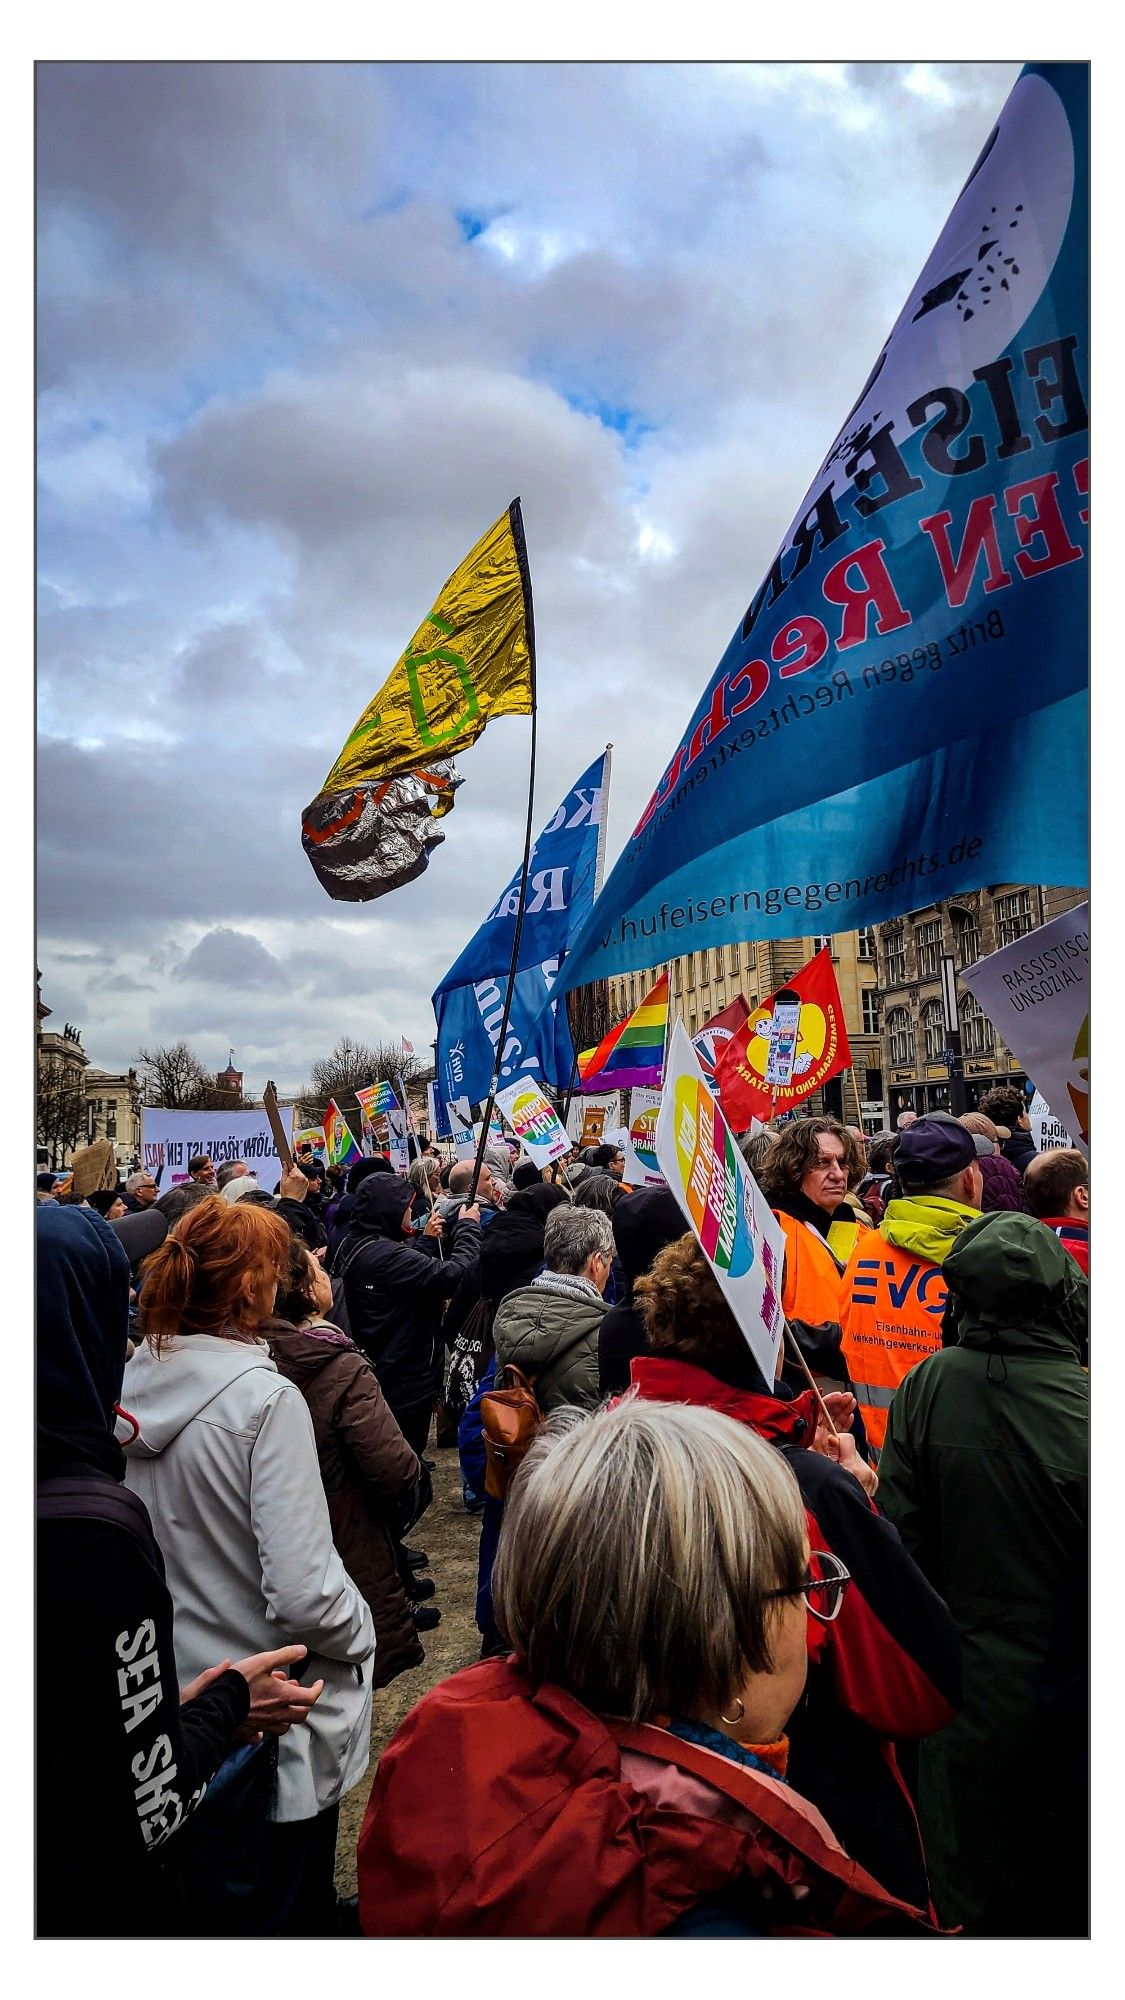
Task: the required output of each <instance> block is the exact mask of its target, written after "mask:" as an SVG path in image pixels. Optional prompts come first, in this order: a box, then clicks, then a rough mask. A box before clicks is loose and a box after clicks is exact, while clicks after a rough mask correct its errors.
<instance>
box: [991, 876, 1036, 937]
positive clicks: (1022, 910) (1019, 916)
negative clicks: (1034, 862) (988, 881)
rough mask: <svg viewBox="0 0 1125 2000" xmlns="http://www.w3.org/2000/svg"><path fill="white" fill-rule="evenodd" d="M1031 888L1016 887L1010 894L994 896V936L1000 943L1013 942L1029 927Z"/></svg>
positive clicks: (1024, 934)
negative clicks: (1013, 892)
mask: <svg viewBox="0 0 1125 2000" xmlns="http://www.w3.org/2000/svg"><path fill="white" fill-rule="evenodd" d="M1031 921H1032V920H1031V890H1030V889H1017V890H1016V892H1015V894H1014V895H1012V896H997V898H996V937H997V942H998V943H999V944H1001V945H1005V944H1014V943H1015V941H1016V939H1017V938H1021V937H1024V936H1026V934H1027V932H1028V931H1029V930H1030V929H1031Z"/></svg>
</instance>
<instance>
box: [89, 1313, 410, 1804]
mask: <svg viewBox="0 0 1125 2000" xmlns="http://www.w3.org/2000/svg"><path fill="white" fill-rule="evenodd" d="M121 1400H122V1404H123V1405H124V1407H125V1408H126V1409H127V1410H128V1411H129V1412H130V1413H131V1415H133V1416H134V1417H135V1418H136V1420H137V1422H138V1423H139V1424H140V1427H141V1428H140V1435H139V1436H138V1437H137V1438H136V1439H135V1440H134V1441H133V1442H132V1443H131V1444H129V1445H128V1446H127V1447H126V1474H125V1483H126V1485H127V1486H129V1487H130V1488H131V1489H132V1491H133V1492H134V1493H137V1494H139V1495H140V1497H141V1499H142V1500H143V1501H144V1503H145V1505H146V1507H147V1508H148V1511H149V1514H150V1515H151V1517H152V1525H153V1529H154V1531H155V1534H156V1539H157V1541H158V1543H159V1544H160V1550H161V1553H162V1555H163V1557H164V1563H165V1567H166V1570H167V1576H168V1588H169V1590H170V1592H171V1594H172V1603H173V1605H174V1607H175V1646H176V1661H177V1666H178V1669H179V1673H180V1677H181V1680H182V1681H188V1680H191V1679H193V1678H194V1676H195V1675H196V1674H198V1673H201V1672H202V1671H203V1669H204V1668H205V1667H212V1666H215V1665H216V1664H217V1663H218V1661H220V1660H223V1659H230V1660H239V1659H243V1658H245V1657H246V1656H247V1655H248V1654H252V1653H261V1652H266V1651H267V1650H270V1649H272V1648H274V1647H277V1646H286V1645H297V1644H303V1645H306V1646H307V1647H308V1649H309V1656H308V1659H307V1661H306V1662H305V1664H304V1666H303V1667H301V1668H298V1669H297V1671H298V1672H299V1674H300V1677H301V1678H302V1679H303V1680H304V1681H305V1682H306V1683H308V1682H310V1681H314V1680H318V1679H320V1678H322V1677H323V1679H324V1682H325V1687H324V1692H323V1693H322V1695H321V1697H320V1700H319V1701H318V1702H317V1703H316V1705H315V1707H314V1708H313V1709H312V1710H311V1712H310V1715H309V1719H308V1721H307V1722H300V1723H295V1724H294V1726H293V1728H292V1729H290V1730H289V1731H288V1733H287V1734H286V1735H285V1736H283V1737H282V1739H281V1743H280V1757H279V1763H278V1792H277V1800H276V1803H275V1806H274V1811H273V1818H274V1819H275V1820H299V1819H310V1818H312V1816H313V1815H314V1814H315V1813H318V1812H321V1811H323V1809H324V1808H325V1807H326V1806H330V1805H334V1804H335V1803H336V1801H337V1800H338V1799H340V1798H342V1797H343V1795H344V1793H345V1792H347V1791H350V1790H351V1787H352V1786H353V1785H355V1784H358V1782H359V1780H360V1778H361V1777H362V1776H363V1774H364V1771H365V1770H366V1768H367V1762H368V1751H369V1738H370V1733H371V1668H370V1664H369V1662H370V1660H371V1656H372V1654H373V1653H374V1650H375V1632H374V1628H373V1626H372V1623H371V1613H370V1611H369V1610H368V1608H367V1605H366V1604H365V1602H364V1600H363V1598H362V1597H361V1596H360V1593H359V1591H358V1590H357V1589H356V1586H355V1584H354V1583H353V1582H352V1580H351V1578H350V1576H349V1575H348V1573H347V1571H346V1570H345V1568H344V1566H343V1563H342V1562H341V1561H340V1558H339V1556H338V1555H337V1553H336V1550H335V1548H334V1547H333V1545H332V1529H331V1525H330V1523H329V1519H328V1506H327V1503H326V1501H325V1498H324V1489H323V1487H322V1486H321V1481H320V1468H319V1465H318V1462H317V1454H316V1444H315V1441H314V1437H313V1427H312V1419H311V1417H310V1416H309V1412H308V1406H307V1405H306V1403H305V1399H304V1397H303V1396H302V1394H301V1392H300V1390H299V1389H298V1388H297V1387H296V1386H295V1385H294V1384H293V1383H292V1382H289V1381H287V1379H286V1378H285V1376H284V1375H281V1374H280V1373H279V1372H278V1370H277V1368H276V1367H275V1366H274V1363H273V1362H272V1361H271V1359H270V1355H269V1349H268V1347H266V1345H265V1343H264V1342H261V1341H253V1342H244V1341H238V1340H226V1339H223V1338H221V1337H220V1336H218V1335H213V1334H194V1335H192V1336H190V1337H188V1338H184V1339H175V1340H171V1341H169V1342H168V1343H167V1344H166V1345H165V1346H164V1348H163V1349H162V1351H161V1352H160V1353H159V1354H155V1353H154V1352H153V1350H152V1348H151V1347H150V1346H149V1345H148V1343H147V1342H142V1343H141V1345H140V1346H139V1347H138V1348H137V1351H136V1353H135V1354H134V1355H133V1357H132V1359H131V1360H130V1361H129V1362H128V1363H127V1365H126V1369H125V1382H124V1387H123V1389H122V1393H121Z"/></svg>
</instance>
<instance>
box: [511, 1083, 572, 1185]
mask: <svg viewBox="0 0 1125 2000" xmlns="http://www.w3.org/2000/svg"><path fill="white" fill-rule="evenodd" d="M496 1103H497V1106H498V1108H499V1109H500V1110H501V1111H502V1112H503V1114H504V1116H505V1118H506V1119H507V1121H508V1123H509V1125H510V1126H511V1128H512V1130H513V1132H514V1133H515V1135H516V1138H517V1139H518V1140H519V1142H520V1145H521V1146H522V1147H523V1149H524V1152H525V1153H526V1154H527V1155H528V1157H529V1158H530V1159H532V1160H534V1161H535V1164H536V1166H537V1167H547V1166H550V1164H551V1161H552V1160H561V1159H562V1157H563V1154H564V1153H569V1151H570V1140H569V1138H568V1136H567V1133H566V1130H565V1128H564V1126H563V1125H562V1123H561V1121H560V1119H559V1116H558V1113H557V1112H556V1111H555V1110H554V1108H553V1106H552V1105H550V1104H549V1103H548V1102H547V1099H546V1098H545V1097H544V1095H543V1092H542V1091H541V1090H540V1089H539V1087H538V1085H537V1084H534V1083H528V1082H527V1080H526V1078H525V1079H524V1080H523V1082H521V1083H509V1084H508V1085H507V1086H506V1087H505V1089H503V1090H498V1091H497V1093H496Z"/></svg>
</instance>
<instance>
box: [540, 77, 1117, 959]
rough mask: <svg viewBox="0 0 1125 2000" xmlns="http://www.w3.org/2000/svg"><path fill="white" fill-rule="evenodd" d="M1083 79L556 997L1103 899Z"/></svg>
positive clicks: (1015, 168)
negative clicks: (852, 935)
mask: <svg viewBox="0 0 1125 2000" xmlns="http://www.w3.org/2000/svg"><path fill="white" fill-rule="evenodd" d="M1087 89H1088V78H1087V70H1086V67H1085V65H1084V64H1079V63H1061V64H1046V65H1042V66H1035V67H1032V68H1029V69H1026V70H1025V71H1024V72H1023V74H1022V75H1021V76H1020V78H1019V81H1018V82H1017V84H1016V86H1015V88H1014V90H1013V91H1012V93H1011V96H1010V97H1009V98H1008V101H1007V103H1006V105H1005V106H1004V109H1003V111H1002V113H1001V115H1000V118H999V120H998V122H997V124H996V126H995V128H994V130H993V131H992V132H991V133H990V134H989V136H988V138H987V140H986V142H985V145H984V147H983V149H982V151H981V154H980V157H979V159H978V160H977V163H976V165H975V167H974V168H973V171H972V173H971V174H970V175H969V178H968V180H967V182H966V184H965V186H964V188H963V189H962V191H961V194H960V196H959V197H958V200H957V202H956V205H955V206H954V209H953V212H952V214H951V215H950V217H949V220H948V222H947V223H946V226H945V228H944V230H943V231H942V234H941V236H940V238H939V239H938V242H937V244H936V246H935V248H934V250H933V252H932V253H931V255H930V258H929V260H928V262H927V264H926V266H925V269H924V270H923V272H922V274H921V276H920V278H919V279H918V282H917V284H916V285H915V286H914V288H913V290H912V291H911V293H910V296H909V298H908V299H907V302H906V305H905V307H904V308H903V311H902V313H901V314H900V316H899V318H898V320H897V322H896V324H895V326H894V328H893V329H892V331H891V334H890V336H889V338H888V340H887V342H886V345H885V346H884V348H883V351H882V353H881V354H880V355H879V357H878V360H877V361H876V364H875V367H874V368H873V370H872V372H871V374H870V376H869V378H868V380H867V383H866V384H865V386H864V388H863V390H862V392H861V394H860V396H859V398H858V400H857V402H856V404H855V405H854V407H853V409H852V410H851V411H850V413H849V414H848V416H847V417H846V419H845V421H844V424H843V426H842V428H841V430H840V433H839V435H838V436H837V438H836V439H835V441H834V443H833V444H832V447H831V449H830V450H829V452H828V454H827V456H826V458H825V460H824V463H823V465H822V466H821V469H820V472H819V473H818V475H817V477H816V479H815V480H814V481H813V484H812V486H811V487H810V489H809V492H808V493H807V494H806V496H805V498H804V500H803V501H802V503H801V506H800V508H799V509H798V512H797V515H796V518H795V520H794V521H793V523H792V526H791V527H790V529H789V531H788V533H787V535H786V536H785V539H784V541H783V542H782V545H781V547H780V548H779V549H778V551H777V554H776V556H775V558H774V560H773V562H772V564H771V565H770V568H769V571H768V573H767V575H766V577H765V578H764V580H763V582H762V583H761V584H760V586H759V588H758V589H757V590H756V591H755V593H754V595H753V597H752V598H751V600H750V602H749V604H748V606H747V608H746V613H745V616H744V617H743V619H742V621H741V623H740V625H739V628H738V630H737V631H736V632H735V635H734V637H733V639H732V640H731V643H730V645H729V646H728V648H727V650H726V652H725V654H724V655H723V658H722V660H721V661H720V663H719V666H718V667H717V669H716V671H715V673H714V674H713V676H712V678H711V680H710V682H709V684H708V686H707V688H706V690H705V692H704V694H703V696H702V698H701V700H700V701H699V703H698V705H697V707H696V709H695V712H694V714H693V715H692V717H691V720H690V722H689V723H688V725H687V728H686V729H685V731H684V733H683V736H682V737H681V740H680V743H679V745H678V747H677V748H676V750H675V752H674V754H673V756H672V757H671V759H670V760H669V762H668V765H667V767H666V769H665V771H664V775H663V776H662V778H661V780H660V783H659V784H658V785H657V787H656V790H655V791H654V792H653V794H652V797H651V798H650V800H649V802H648V805H647V806H646V808H645V811H644V812H643V813H642V815H641V818H640V820H639V822H638V824H637V826H636V828H635V829H634V831H633V834H632V836H631V838H630V839H629V841H628V842H627V844H626V847H625V851H624V853H623V854H622V856H621V858H620V860H619V861H618V862H617V865H616V867H615V868H614V869H613V871H612V873H611V875H610V877H609V880H608V881H607V883H606V885H605V888H604V890H603V892H602V894H601V896H600V897H599V898H598V901H597V903H596V905H595V907H594V909H593V911H592V912H591V914H590V916H589V917H588V918H587V920H586V922H585V923H584V924H583V926H582V928H581V930H580V931H578V932H577V933H576V935H575V937H574V939H573V941H572V944H571V949H570V953H569V955H568V957H567V961H566V964H565V966H564V968H563V970H562V972H561V974H560V981H559V984H560V988H563V987H570V986H576V985H578V984H579V983H580V982H583V981H586V980H590V979H596V978H604V977H606V976H608V975H609V974H611V973H615V972H621V971H625V970H629V969H640V968H643V967H646V966H651V965H657V964H659V963H661V962H662V961H663V960H665V959H668V958H672V957H677V956H679V955H680V954H681V953H684V952H688V951H692V950H698V949H700V948H701V947H703V946H705V945H708V944H719V943H721V942H725V941H728V940H735V939H741V938H758V937H774V936H792V935H794V934H797V935H800V934H802V933H804V932H805V931H816V932H823V933H828V932H832V931H836V930H846V929H853V928H855V927H857V926H860V925H866V924H872V923H878V922H882V921H884V920H885V919H887V918H889V917H894V916H897V915H899V914H901V913H902V912H903V911H904V910H910V909H916V908H918V907H919V906H920V905H922V904H925V903H929V902H934V901H937V900H938V899H940V898H943V897H946V896H949V895H951V894H953V893H955V892H956V891H958V890H962V889H968V888H974V887H979V886H980V884H981V883H984V882H1007V881H1025V882H1055V883H1061V884H1066V885H1079V884H1082V883H1085V882H1086V880H1087V871H1088V856H1087V842H1086V790H1087V769H1086V763H1087V759H1086V728H1087V725H1086V685H1087V648H1088V613H1087V589H1088V576H1087V562H1086V546H1087V523H1088V518H1089V516H1088V501H1087V495H1088V484H1089V459H1088V449H1089V447H1088V418H1087V404H1086V383H1087V374H1088V352H1087V342H1088V325H1087V319H1088V315H1087V288H1088V278H1089V258H1088V247H1087V207H1088V201H1087V180H1088V106H1087ZM810 918H815V921H814V922H810V921H809V919H810Z"/></svg>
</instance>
